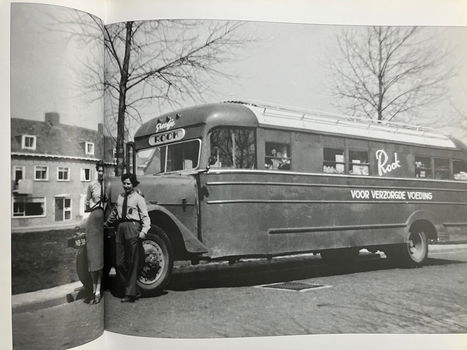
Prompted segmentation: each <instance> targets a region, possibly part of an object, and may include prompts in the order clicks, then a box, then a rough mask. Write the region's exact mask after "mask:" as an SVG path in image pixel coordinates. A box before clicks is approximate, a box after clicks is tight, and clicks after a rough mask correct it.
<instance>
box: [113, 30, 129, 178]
mask: <svg viewBox="0 0 467 350" xmlns="http://www.w3.org/2000/svg"><path fill="white" fill-rule="evenodd" d="M125 27H126V38H125V54H124V56H123V62H122V66H121V67H120V83H119V97H118V116H117V145H116V153H117V157H116V158H117V164H116V167H115V175H117V176H118V175H121V174H123V169H124V166H125V164H124V145H125V115H126V93H127V84H128V78H129V77H128V67H129V66H130V53H131V36H132V29H133V22H132V21H130V22H126V24H125Z"/></svg>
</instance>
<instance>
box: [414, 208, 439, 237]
mask: <svg viewBox="0 0 467 350" xmlns="http://www.w3.org/2000/svg"><path fill="white" fill-rule="evenodd" d="M434 217H435V216H434V215H433V214H432V213H431V212H428V211H426V210H416V211H414V212H413V213H412V214H410V216H409V217H408V219H407V221H406V227H405V231H406V232H405V233H406V235H407V237H408V235H409V230H410V227H411V226H412V224H413V223H414V222H415V221H418V220H423V221H427V222H429V223H430V224H431V225H432V226H433V227H434V229H435V231H436V232H438V234H439V232H440V231H441V232H443V228H442V227H443V226H442V225H441V224H435V223H434V222H433V218H434ZM435 234H436V233H435Z"/></svg>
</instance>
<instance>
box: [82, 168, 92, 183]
mask: <svg viewBox="0 0 467 350" xmlns="http://www.w3.org/2000/svg"><path fill="white" fill-rule="evenodd" d="M81 181H91V169H89V168H81Z"/></svg>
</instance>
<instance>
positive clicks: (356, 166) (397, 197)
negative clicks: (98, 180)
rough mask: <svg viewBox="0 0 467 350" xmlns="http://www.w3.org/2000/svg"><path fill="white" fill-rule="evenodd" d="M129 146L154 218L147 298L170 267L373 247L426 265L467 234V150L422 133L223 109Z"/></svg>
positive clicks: (351, 252) (247, 108)
mask: <svg viewBox="0 0 467 350" xmlns="http://www.w3.org/2000/svg"><path fill="white" fill-rule="evenodd" d="M127 149H128V151H129V152H127V154H128V159H127V161H126V162H127V164H131V165H132V166H131V167H132V169H133V170H132V171H134V172H136V173H137V175H138V180H139V181H140V182H141V184H140V186H139V188H140V190H141V191H142V192H143V193H144V196H145V199H146V202H147V204H148V209H149V213H150V216H151V221H152V229H151V231H150V234H149V235H148V236H147V238H146V239H145V240H144V242H143V245H144V248H145V252H146V260H145V266H144V268H143V272H142V274H141V277H140V279H139V285H140V287H141V288H142V289H143V290H146V291H156V290H160V289H162V288H163V287H164V286H165V285H166V283H167V281H168V279H169V276H170V273H171V270H172V267H173V262H174V261H175V260H191V262H192V263H198V262H199V261H201V260H207V261H213V260H220V259H223V260H228V261H235V260H237V259H240V258H242V257H267V258H272V257H274V256H279V255H287V254H297V253H310V252H313V253H319V254H321V256H322V258H324V259H329V260H331V261H346V260H348V259H352V258H353V257H355V256H356V255H357V254H358V252H359V250H360V249H362V248H366V249H368V250H369V251H372V252H375V251H377V250H380V251H383V252H385V254H386V255H387V256H388V257H389V258H394V259H395V260H397V261H398V262H400V263H401V264H405V265H407V266H420V265H422V264H423V262H424V261H425V260H426V258H427V254H428V243H430V242H453V241H462V240H465V239H466V237H467V235H466V234H467V165H466V164H467V148H466V146H465V145H463V144H462V143H460V142H459V141H457V140H455V139H452V138H449V137H447V136H444V135H441V134H439V133H436V132H434V131H432V130H430V129H427V128H421V127H417V126H410V125H404V124H397V123H387V122H375V121H371V120H368V119H358V118H351V117H343V116H329V115H320V114H317V113H311V112H307V111H301V110H299V109H293V108H286V107H280V106H271V105H267V104H257V103H256V104H255V103H246V102H226V103H218V104H207V105H200V106H195V107H192V108H186V109H182V110H178V111H174V112H171V113H168V114H164V115H162V116H159V117H157V118H154V119H152V120H150V121H148V122H147V123H145V124H144V125H142V126H141V127H140V128H139V130H138V131H137V132H136V134H135V137H134V143H131V144H128V145H127ZM113 188H116V190H114V191H113V192H114V193H113V194H112V195H111V199H112V201H115V199H116V197H117V193H118V192H119V191H121V186H120V185H119V184H115V186H113Z"/></svg>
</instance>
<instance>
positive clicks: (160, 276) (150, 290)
mask: <svg viewBox="0 0 467 350" xmlns="http://www.w3.org/2000/svg"><path fill="white" fill-rule="evenodd" d="M142 246H143V250H144V259H143V262H142V266H141V273H140V276H139V278H138V286H139V287H140V288H141V290H142V291H143V293H145V294H154V293H158V292H161V291H162V290H163V289H164V287H165V286H166V285H167V283H168V282H169V279H170V275H171V273H172V267H173V254H172V246H171V244H170V241H169V239H168V237H167V235H166V233H165V232H164V230H162V229H161V228H159V227H156V226H152V228H151V230H150V231H149V232H148V234H147V235H146V237H145V238H144V239H143V240H142Z"/></svg>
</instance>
